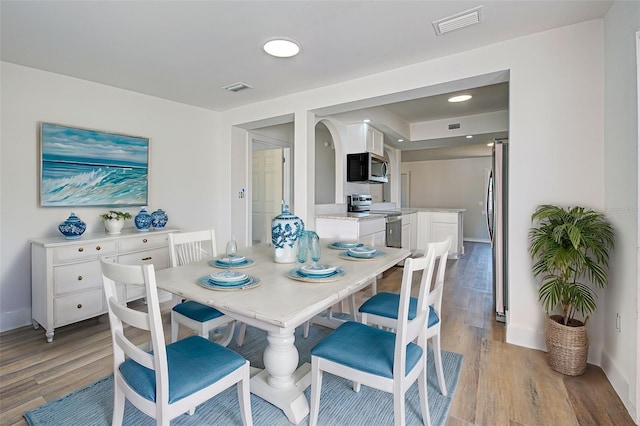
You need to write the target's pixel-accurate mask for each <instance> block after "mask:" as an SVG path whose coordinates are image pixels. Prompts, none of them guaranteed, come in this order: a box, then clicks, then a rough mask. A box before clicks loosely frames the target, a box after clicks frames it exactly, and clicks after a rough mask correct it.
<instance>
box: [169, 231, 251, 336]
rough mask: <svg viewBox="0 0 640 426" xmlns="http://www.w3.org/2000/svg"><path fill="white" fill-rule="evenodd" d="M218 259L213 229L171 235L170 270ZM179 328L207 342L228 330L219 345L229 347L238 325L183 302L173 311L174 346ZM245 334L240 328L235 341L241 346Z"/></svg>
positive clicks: (198, 305) (208, 309)
mask: <svg viewBox="0 0 640 426" xmlns="http://www.w3.org/2000/svg"><path fill="white" fill-rule="evenodd" d="M216 256H217V254H216V233H215V230H213V229H208V230H204V231H192V232H176V233H171V234H169V258H170V262H171V267H176V266H180V265H186V264H189V263H193V262H199V261H201V260H204V259H214V258H215V257H216ZM174 297H176V296H174ZM180 325H183V326H185V327H188V328H190V329H192V330H195V331H196V333H197V334H198V335H199V336H202V337H204V338H206V339H208V338H209V333H210V332H212V331H214V330H217V329H219V328H221V327H224V326H226V328H225V332H224V334H223V335H222V337H220V338H219V339H218V340H216V341H217V342H218V343H220V344H221V345H223V346H227V345H228V344H229V342H231V339H233V334H234V331H235V327H236V321H234V319H233V318H231V317H229V316H227V315H225V314H223V313H222V312H220V311H219V310H217V309H215V308H212V307H210V306H207V305H204V304H202V303H199V302H196V301H193V300H187V301H182V300H181V301H180V302H179V303H177V304H176V305H175V306H174V307H173V308H172V309H171V341H172V342H175V341H177V340H178V331H179V328H180ZM245 331H246V325H245V324H241V325H240V330H239V332H238V336H237V338H236V342H237V343H238V346H242V344H243V343H244V335H245Z"/></svg>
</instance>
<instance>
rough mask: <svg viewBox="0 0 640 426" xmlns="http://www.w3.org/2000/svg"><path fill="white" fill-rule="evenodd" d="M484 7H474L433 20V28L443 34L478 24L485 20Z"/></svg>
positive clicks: (438, 33) (437, 32)
mask: <svg viewBox="0 0 640 426" xmlns="http://www.w3.org/2000/svg"><path fill="white" fill-rule="evenodd" d="M482 8H483V6H478V7H474V8H473V9H470V10H467V11H464V12H460V13H458V14H456V15H452V16H449V17H447V18H443V19H439V20H437V21H433V22H432V23H431V24H432V25H433V29H434V30H435V31H436V35H442V34H444V33H448V32H449V31H453V30H458V29H460V28H464V27H468V26H469V25H473V24H478V23H480V22H482V21H484V17H483V14H482Z"/></svg>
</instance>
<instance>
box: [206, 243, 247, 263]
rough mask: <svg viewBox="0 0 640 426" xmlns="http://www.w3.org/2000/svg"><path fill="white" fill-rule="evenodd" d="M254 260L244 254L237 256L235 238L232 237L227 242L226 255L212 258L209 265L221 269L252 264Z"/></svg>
mask: <svg viewBox="0 0 640 426" xmlns="http://www.w3.org/2000/svg"><path fill="white" fill-rule="evenodd" d="M254 264H255V262H254V261H253V259H249V258H247V257H245V256H238V245H237V243H236V241H235V239H232V240H231V241H229V242H228V243H227V251H226V256H222V257H219V258H217V259H213V260H212V261H210V262H209V265H211V266H213V267H214V268H222V269H240V268H248V267H249V266H253V265H254Z"/></svg>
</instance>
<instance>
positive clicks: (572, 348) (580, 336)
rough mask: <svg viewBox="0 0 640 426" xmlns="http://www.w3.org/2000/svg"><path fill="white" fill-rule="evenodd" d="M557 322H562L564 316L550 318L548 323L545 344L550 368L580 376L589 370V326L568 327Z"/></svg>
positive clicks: (568, 374)
mask: <svg viewBox="0 0 640 426" xmlns="http://www.w3.org/2000/svg"><path fill="white" fill-rule="evenodd" d="M557 320H562V316H560V315H552V316H550V317H549V316H548V317H547V322H546V329H545V342H546V344H547V352H548V354H549V357H548V362H549V366H550V367H551V368H553V369H554V370H555V371H557V372H558V373H562V374H566V375H567V376H579V375H580V374H582V373H584V370H585V369H586V368H587V355H588V352H589V336H588V335H587V326H586V325H583V326H580V327H568V326H566V325H563V324H560V323H558V321H557Z"/></svg>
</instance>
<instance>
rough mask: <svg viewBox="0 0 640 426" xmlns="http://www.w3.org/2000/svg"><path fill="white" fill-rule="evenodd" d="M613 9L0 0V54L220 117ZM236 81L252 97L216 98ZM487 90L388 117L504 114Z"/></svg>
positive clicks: (590, 4) (576, 1)
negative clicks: (466, 19) (286, 44)
mask: <svg viewBox="0 0 640 426" xmlns="http://www.w3.org/2000/svg"><path fill="white" fill-rule="evenodd" d="M611 3H612V1H611V0H606V1H598V0H585V1H582V0H572V1H525V0H513V1H504V0H502V1H483V2H476V1H473V2H469V1H430V0H427V1H400V0H388V1H329V0H327V1H268V0H267V1H180V0H176V1H154V0H142V1H56V0H46V1H8V0H2V1H1V2H0V54H1V59H2V60H3V61H6V62H11V63H15V64H19V65H24V66H28V67H32V68H37V69H41V70H45V71H51V72H55V73H59V74H63V75H68V76H72V77H77V78H80V79H84V80H89V81H94V82H98V83H103V84H107V85H110V86H114V87H119V88H122V89H127V90H132V91H135V92H139V93H143V94H147V95H151V96H157V97H160V98H165V99H169V100H173V101H177V102H181V103H185V104H189V105H194V106H198V107H202V108H207V109H211V110H215V111H224V110H228V109H231V108H235V107H239V106H243V105H247V104H250V103H254V102H259V101H263V100H267V99H271V98H275V97H280V96H284V95H287V94H291V93H296V92H300V91H304V90H310V89H313V88H317V87H322V86H326V85H330V84H334V83H338V82H342V81H346V80H350V79H355V78H359V77H362V76H365V75H369V74H373V73H377V72H383V71H386V70H390V69H394V68H398V67H401V66H406V65H410V64H414V63H418V62H422V61H426V60H430V59H433V58H437V57H441V56H445V55H451V54H454V53H457V52H462V51H466V50H470V49H474V48H477V47H481V46H484V45H487V44H492V43H497V42H500V41H503V40H506V39H511V38H515V37H520V36H524V35H527V34H531V33H535V32H540V31H544V30H549V29H553V28H557V27H560V26H565V25H571V24H575V23H578V22H582V21H587V20H592V19H598V18H602V17H603V16H604V15H605V14H606V12H607V10H608V9H609V7H610V5H611ZM479 5H483V11H482V15H483V18H484V19H483V22H481V23H479V24H476V25H473V26H469V27H466V28H463V29H459V30H455V31H452V32H449V33H446V34H444V35H442V36H436V34H435V31H434V28H433V26H432V24H431V23H432V22H433V21H435V20H438V19H442V18H445V17H448V16H451V15H453V14H456V13H459V12H463V11H466V10H469V9H472V8H474V7H477V6H479ZM275 36H285V37H289V38H293V39H295V40H297V41H298V42H299V43H300V44H301V52H300V54H299V55H298V56H296V57H293V58H287V59H284V58H273V57H270V56H268V55H266V54H265V53H264V52H263V51H262V49H261V45H262V43H263V42H264V41H266V40H267V39H269V38H272V37H275ZM236 82H243V83H246V84H248V85H249V86H251V87H252V88H251V89H248V90H244V91H240V92H237V93H233V92H229V91H227V90H224V89H223V88H222V87H223V86H226V85H229V84H232V83H236ZM497 86H499V85H497ZM491 89H495V90H497V91H494V90H490V89H486V90H483V89H481V88H478V89H477V90H478V91H481V92H482V96H479V95H478V96H475V97H474V102H470V103H468V104H467V105H456V106H453V105H449V104H447V103H446V102H445V103H443V102H442V99H439V97H437V96H435V97H431V96H426V97H423V98H421V99H419V100H411V101H405V102H397V103H396V102H392V103H389V104H386V105H385V108H387V109H388V110H389V111H390V112H392V113H393V114H395V115H397V116H399V117H401V118H402V119H404V120H406V121H407V122H410V123H411V122H416V121H429V120H436V119H443V118H450V117H454V116H458V114H464V115H472V114H477V113H479V111H480V112H482V111H489V110H494V111H495V110H499V109H500V108H503V109H505V108H508V88H506V85H504V86H502V87H491ZM505 94H506V97H505ZM442 96H445V95H444V94H443V95H442ZM505 103H506V104H505ZM343 113H344V111H343ZM381 130H382V129H381ZM385 133H386V132H385ZM388 137H389V136H388ZM415 146H417V145H415ZM402 149H406V148H402Z"/></svg>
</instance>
